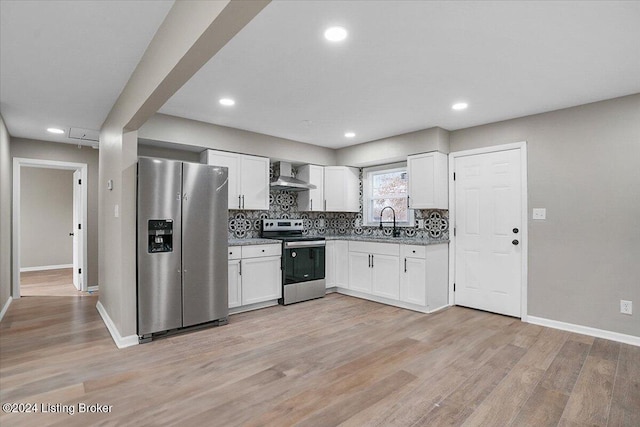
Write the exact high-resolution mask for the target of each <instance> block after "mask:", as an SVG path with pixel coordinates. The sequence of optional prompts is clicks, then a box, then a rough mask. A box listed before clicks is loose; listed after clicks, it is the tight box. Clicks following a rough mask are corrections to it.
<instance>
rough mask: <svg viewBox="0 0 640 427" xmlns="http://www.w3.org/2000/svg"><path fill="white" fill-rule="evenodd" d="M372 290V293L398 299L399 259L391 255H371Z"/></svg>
mask: <svg viewBox="0 0 640 427" xmlns="http://www.w3.org/2000/svg"><path fill="white" fill-rule="evenodd" d="M372 257H373V259H372V264H373V276H372V277H373V289H372V293H373V294H374V295H378V296H381V297H385V298H390V299H395V300H397V299H398V298H399V297H400V281H399V277H398V273H399V268H400V267H399V259H398V257H397V256H391V255H378V254H373V255H372Z"/></svg>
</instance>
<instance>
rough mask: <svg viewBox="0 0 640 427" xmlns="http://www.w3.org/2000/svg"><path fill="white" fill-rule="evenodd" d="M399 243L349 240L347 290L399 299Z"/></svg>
mask: <svg viewBox="0 0 640 427" xmlns="http://www.w3.org/2000/svg"><path fill="white" fill-rule="evenodd" d="M398 268H399V246H398V245H397V244H393V243H373V242H349V289H353V290H354V291H360V292H367V293H370V294H373V295H378V296H381V297H384V298H390V299H398V296H399V293H400V283H399V282H398Z"/></svg>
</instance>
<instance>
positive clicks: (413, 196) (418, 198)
mask: <svg viewBox="0 0 640 427" xmlns="http://www.w3.org/2000/svg"><path fill="white" fill-rule="evenodd" d="M447 161H448V160H447V155H446V154H442V153H438V152H433V153H426V154H418V155H415V156H409V157H408V158H407V170H408V172H409V207H410V208H411V209H448V208H449V203H448V198H449V195H448V176H447V169H448V166H447Z"/></svg>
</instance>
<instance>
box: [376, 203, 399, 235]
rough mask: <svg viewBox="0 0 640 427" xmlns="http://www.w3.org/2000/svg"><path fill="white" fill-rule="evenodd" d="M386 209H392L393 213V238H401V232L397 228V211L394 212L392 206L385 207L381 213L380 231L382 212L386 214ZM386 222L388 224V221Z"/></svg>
mask: <svg viewBox="0 0 640 427" xmlns="http://www.w3.org/2000/svg"><path fill="white" fill-rule="evenodd" d="M385 209H391V212H393V231H392V232H391V235H392V236H393V237H400V230H398V229H397V228H396V211H395V210H393V208H392V207H391V206H385V207H384V208H382V210H381V211H380V230H382V212H384V210H385ZM386 222H388V221H386Z"/></svg>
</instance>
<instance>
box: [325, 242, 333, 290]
mask: <svg viewBox="0 0 640 427" xmlns="http://www.w3.org/2000/svg"><path fill="white" fill-rule="evenodd" d="M335 243H336V242H335V241H333V240H330V241H327V242H326V243H325V247H324V251H325V254H324V261H325V267H324V271H325V277H324V280H325V285H326V287H327V288H332V287H334V286H336V262H335V250H334V249H335Z"/></svg>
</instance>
